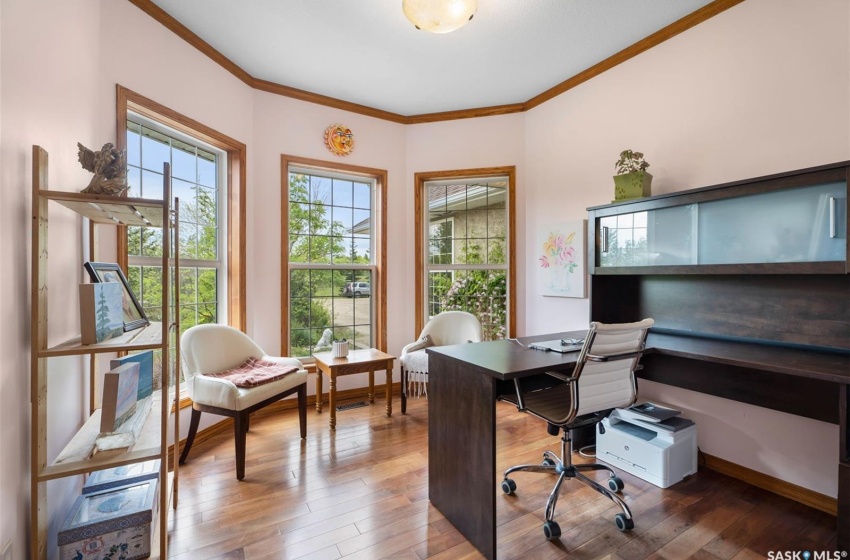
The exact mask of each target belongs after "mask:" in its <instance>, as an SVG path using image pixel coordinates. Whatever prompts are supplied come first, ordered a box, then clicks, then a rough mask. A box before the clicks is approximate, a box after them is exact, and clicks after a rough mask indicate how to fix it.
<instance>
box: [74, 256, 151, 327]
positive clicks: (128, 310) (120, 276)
mask: <svg viewBox="0 0 850 560" xmlns="http://www.w3.org/2000/svg"><path fill="white" fill-rule="evenodd" d="M83 266H84V267H85V269H86V271H87V272H88V273H89V276H91V280H92V282H118V283H120V284H121V285H122V286H123V288H124V297H123V305H122V307H123V311H124V332H127V331H132V330H134V329H139V328H141V327H146V326H148V325H150V323H151V322H150V321H149V320H148V316H147V315H145V311H144V309H142V306H141V304H140V303H139V300H137V299H136V296H135V295H134V294H133V290H131V289H130V283H129V282H127V278H126V277H125V276H124V272H122V271H121V267H120V266H118V264H117V263H97V262H87V263H85V264H84V265H83Z"/></svg>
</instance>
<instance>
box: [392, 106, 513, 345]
mask: <svg viewBox="0 0 850 560" xmlns="http://www.w3.org/2000/svg"><path fill="white" fill-rule="evenodd" d="M524 129H525V115H523V114H513V115H502V116H497V117H487V118H481V119H465V120H458V121H447V122H437V123H426V124H418V125H413V126H409V127H407V176H406V177H405V192H406V193H407V201H406V202H407V204H406V206H404V207H403V212H404V215H405V216H408V217H409V220H408V223H407V227H406V229H407V232H406V233H407V236H408V237H407V241H406V247H407V250H406V251H405V252H404V253H403V254H402V255H399V257H401V258H403V259H404V270H405V271H407V273H406V275H405V285H406V286H408V289H407V290H406V299H405V300H404V301H403V304H404V309H408V310H409V313H408V314H407V316H406V317H405V319H406V322H407V324H406V325H405V326H404V327H405V330H404V333H405V336H406V341H407V342H412V341H413V340H416V337H417V336H418V335H419V333H418V332H414V317H413V312H414V309H415V307H414V306H415V305H416V302H415V301H414V290H413V286H414V285H415V282H416V276H415V270H414V267H415V261H414V249H413V244H414V240H415V237H414V235H415V232H414V226H413V216H414V183H413V176H414V174H415V173H420V172H427V171H452V170H457V169H476V168H481V167H501V166H507V165H513V166H516V185H515V186H516V190H517V193H516V206H517V207H516V221H517V224H516V230H517V231H516V246H517V253H519V255H517V256H516V259H517V260H516V263H517V289H516V294H517V323H516V324H517V330H518V331H519V332H520V333H522V332H524V324H525V278H524V276H523V273H522V271H523V265H524V260H523V255H524V254H525V251H524V250H523V247H524V246H525V238H526V235H525V231H526V227H525V205H526V198H525V193H526V192H527V190H526V189H527V187H526V177H527V174H526V166H525V165H524V163H525V161H524V160H525V153H524V151H525V150H524ZM405 343H406V342H405Z"/></svg>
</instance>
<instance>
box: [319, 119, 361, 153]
mask: <svg viewBox="0 0 850 560" xmlns="http://www.w3.org/2000/svg"><path fill="white" fill-rule="evenodd" d="M325 146H327V147H328V149H329V150H330V151H331V152H332V153H333V154H334V155H337V156H347V155H348V154H350V153H351V152H352V150H354V133H353V132H351V129H350V128H348V127H347V126H345V125H341V124H332V125H330V126H329V127H328V128H327V130H325Z"/></svg>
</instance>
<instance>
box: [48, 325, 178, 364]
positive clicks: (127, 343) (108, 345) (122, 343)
mask: <svg viewBox="0 0 850 560" xmlns="http://www.w3.org/2000/svg"><path fill="white" fill-rule="evenodd" d="M157 348H162V323H159V322H155V323H151V324H150V325H148V326H147V327H144V328H141V329H136V330H134V331H129V332H126V333H124V334H123V335H121V336H119V337H116V338H111V339H109V340H105V341H103V342H99V343H97V344H81V343H80V337H78V336H77V337H74V338H72V339H71V340H67V341H65V342H63V343H61V344H58V345H56V346H52V347H50V348H47V349H45V350H39V352H38V357H39V358H52V357H56V356H78V355H85V354H105V353H107V352H138V351H139V350H152V349H153V350H155V349H157Z"/></svg>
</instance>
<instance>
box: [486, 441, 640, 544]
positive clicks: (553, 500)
mask: <svg viewBox="0 0 850 560" xmlns="http://www.w3.org/2000/svg"><path fill="white" fill-rule="evenodd" d="M563 432H564V435H563V437H562V438H561V456H560V457H558V456H557V455H555V453H553V452H552V451H545V452H544V453H543V462H542V463H540V464H536V465H517V466H514V467H511V468H509V469H507V470H506V471H505V475H504V479H503V480H502V485H501V486H502V491H503V492H504V493H505V494H509V495H510V494H513V493H514V491H515V490H516V483H515V482H514V481H513V479H511V478H510V475H511V474H512V473H515V472H518V471H525V472H539V473H548V474H556V475H558V480H557V482H555V487H554V488H553V489H552V493H551V494H549V499H548V500H547V501H546V522H545V523H544V524H543V532H544V534H545V535H546V538H547V539H550V540H552V539H556V538H558V537H560V536H561V530H560V527H559V526H558V524H557V523H556V522H555V521H554V517H555V506H556V505H557V503H558V496H559V494H560V491H561V484H563V482H564V480H566V479H568V478H574V479H576V480H578V481H579V482H581V483H583V484H584V485H586V486H589V487H590V488H593V489H594V490H596V491H597V492H599V493H600V494H602V495H603V496H605V497H607V498H608V499H609V500H611V501H612V502H614V503H615V504H617V505H618V506H619V507H620V509H621V510H622V513H618V514H617V515H616V516H615V518H614V521H615V523H616V524H617V527H618V528H619V529H620V530H621V531H628V530H630V529H633V528H634V521H633V520H632V512H631V510H630V509H629V506H628V505H627V504H626V502H624V501H623V499H622V498H621V497H620V496H619V495H618V493H619V492H620V491H621V490H622V489H623V481H622V480H621V479H620V478H619V477H618V476H617V474H616V473H615V472H614V470H613V469H612V468H611V467H609V466H608V465H602V464H600V463H586V464H579V465H574V464H573V463H572V441H571V440H570V436H569V429H568V428H565V429H564V430H563ZM589 471H608V473H609V474H608V476H609V478H608V487H607V488H606V487H605V486H603V485H602V484H600V483H598V482H597V481H595V480H593V479H592V478H589V477H587V476H585V475H584V474H582V472H589Z"/></svg>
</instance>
